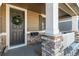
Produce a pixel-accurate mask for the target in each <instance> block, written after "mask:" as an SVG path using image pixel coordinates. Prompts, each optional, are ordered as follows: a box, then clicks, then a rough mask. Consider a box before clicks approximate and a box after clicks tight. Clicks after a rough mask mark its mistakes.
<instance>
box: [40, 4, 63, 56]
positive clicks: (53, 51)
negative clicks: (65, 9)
mask: <svg viewBox="0 0 79 59" xmlns="http://www.w3.org/2000/svg"><path fill="white" fill-rule="evenodd" d="M41 39H42V40H43V42H42V55H43V56H56V55H58V56H59V55H63V54H64V52H63V51H62V48H63V44H62V41H63V39H62V36H61V35H60V34H59V27H58V3H48V4H46V34H45V35H42V36H41Z"/></svg>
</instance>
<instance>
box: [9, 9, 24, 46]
mask: <svg viewBox="0 0 79 59" xmlns="http://www.w3.org/2000/svg"><path fill="white" fill-rule="evenodd" d="M24 15H25V14H24V11H21V10H17V9H13V8H10V46H16V45H21V44H24V43H25V17H24Z"/></svg>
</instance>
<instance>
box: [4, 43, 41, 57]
mask: <svg viewBox="0 0 79 59" xmlns="http://www.w3.org/2000/svg"><path fill="white" fill-rule="evenodd" d="M39 49H40V50H41V44H40V43H37V44H35V45H32V46H24V47H20V48H15V49H11V50H9V51H7V52H6V53H5V54H4V56H40V55H39V53H38V50H39Z"/></svg>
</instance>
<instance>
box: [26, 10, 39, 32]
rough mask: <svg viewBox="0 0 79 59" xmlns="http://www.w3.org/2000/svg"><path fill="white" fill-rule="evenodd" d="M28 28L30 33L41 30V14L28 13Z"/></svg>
mask: <svg viewBox="0 0 79 59" xmlns="http://www.w3.org/2000/svg"><path fill="white" fill-rule="evenodd" d="M27 28H28V31H38V30H39V14H38V13H35V12H33V11H29V10H28V11H27Z"/></svg>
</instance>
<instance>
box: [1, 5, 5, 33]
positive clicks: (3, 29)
mask: <svg viewBox="0 0 79 59" xmlns="http://www.w3.org/2000/svg"><path fill="white" fill-rule="evenodd" d="M1 32H6V4H2V6H1V7H0V33H1Z"/></svg>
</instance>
